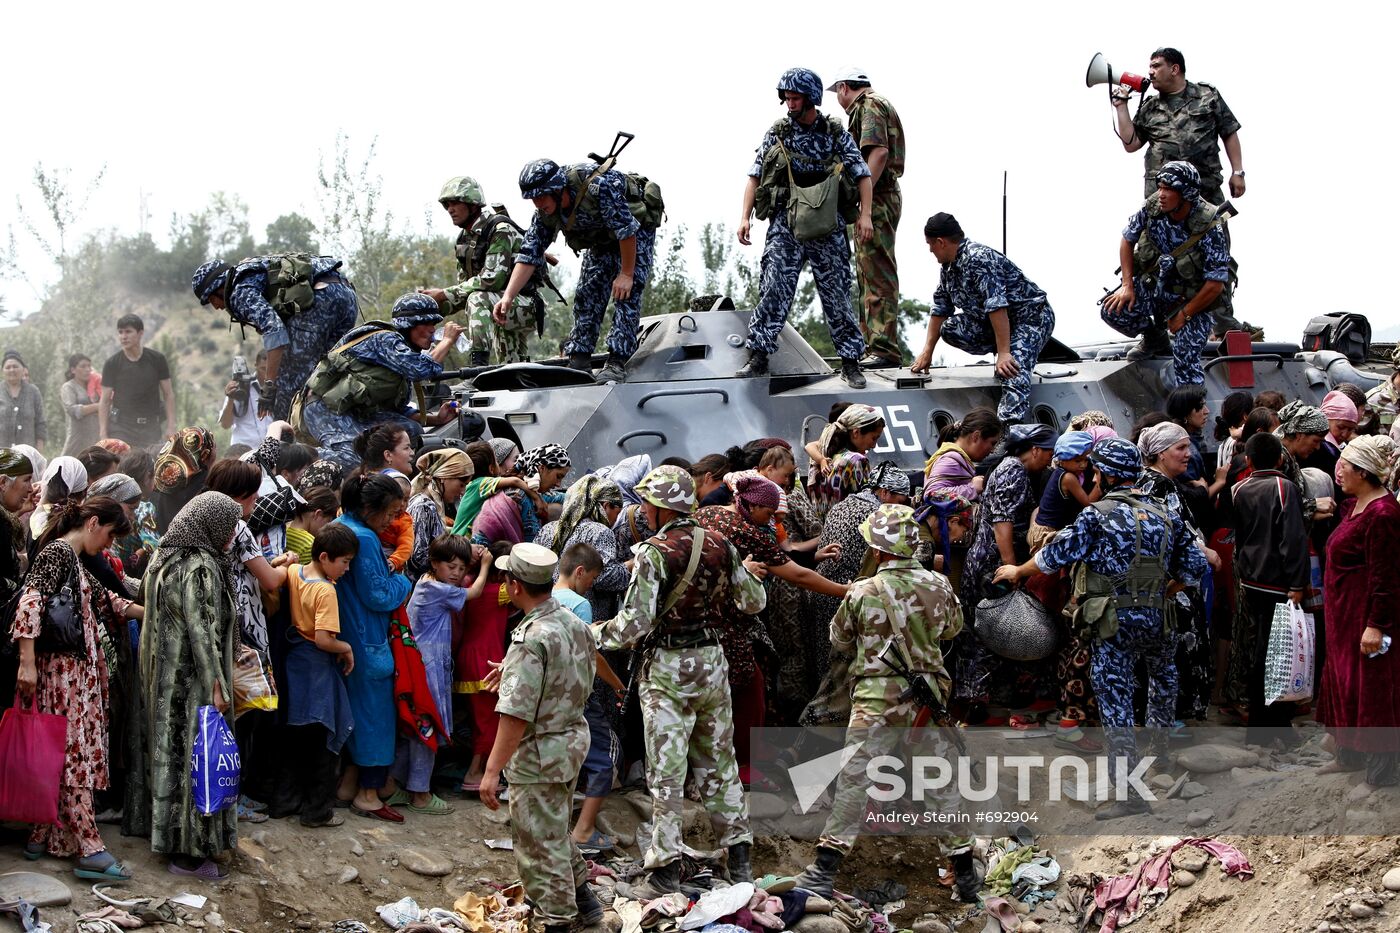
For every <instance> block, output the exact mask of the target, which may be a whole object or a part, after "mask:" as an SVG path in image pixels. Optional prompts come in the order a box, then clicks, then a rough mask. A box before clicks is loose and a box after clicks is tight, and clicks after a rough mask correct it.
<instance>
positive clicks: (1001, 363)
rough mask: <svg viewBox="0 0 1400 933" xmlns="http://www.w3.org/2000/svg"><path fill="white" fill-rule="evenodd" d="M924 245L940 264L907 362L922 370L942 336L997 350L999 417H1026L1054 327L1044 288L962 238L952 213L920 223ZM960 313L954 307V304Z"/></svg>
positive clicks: (971, 348)
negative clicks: (921, 332)
mask: <svg viewBox="0 0 1400 933" xmlns="http://www.w3.org/2000/svg"><path fill="white" fill-rule="evenodd" d="M924 239H925V240H926V241H928V248H929V252H931V253H933V256H934V258H935V259H937V260H938V262H939V264H940V265H941V266H942V267H943V269H942V272H941V273H940V275H939V279H938V289H937V290H936V291H935V292H934V293H933V307H932V308H931V309H930V315H929V319H928V337H927V339H926V340H925V341H924V348H923V350H922V351H920V353H919V355H918V357H917V358H916V359H915V360H914V365H913V366H911V367H910V369H911V370H912V371H913V372H916V373H926V372H928V370H929V366H930V365H931V364H932V363H933V351H934V348H935V347H937V346H938V341H939V340H940V339H942V340H946V341H947V342H948V343H949V344H951V345H952V346H955V347H957V348H958V349H959V350H965V351H967V352H968V353H976V354H982V353H995V354H996V357H997V361H996V377H997V381H998V382H1000V383H1001V387H1002V391H1001V401H999V402H998V403H997V416H998V417H999V418H1001V420H1002V421H1006V422H1017V421H1024V420H1025V419H1026V418H1027V416H1028V415H1029V414H1030V410H1031V373H1032V372H1033V371H1034V370H1035V364H1036V362H1037V361H1039V359H1040V351H1041V350H1043V349H1045V344H1046V342H1047V341H1048V340H1049V339H1050V332H1051V331H1053V330H1054V329H1055V312H1054V311H1053V310H1051V308H1050V302H1049V301H1048V300H1046V298H1045V292H1043V291H1041V290H1040V287H1039V286H1038V285H1036V284H1035V283H1034V282H1032V281H1031V280H1030V279H1028V278H1026V275H1025V273H1024V272H1022V271H1021V270H1020V269H1019V268H1017V267H1016V264H1015V263H1013V262H1012V261H1011V260H1009V259H1007V258H1006V257H1005V256H1003V255H1002V254H1001V253H999V252H997V251H996V250H994V249H992V248H991V247H990V246H983V245H982V244H981V243H978V242H976V241H974V240H968V239H965V238H964V237H963V230H962V226H961V225H960V224H959V223H958V221H957V218H955V217H954V216H953V215H952V214H945V213H938V214H934V215H933V216H932V217H930V218H929V219H928V221H927V222H926V223H925V224H924ZM958 308H960V309H962V314H954V313H953V312H954V310H955V309H958Z"/></svg>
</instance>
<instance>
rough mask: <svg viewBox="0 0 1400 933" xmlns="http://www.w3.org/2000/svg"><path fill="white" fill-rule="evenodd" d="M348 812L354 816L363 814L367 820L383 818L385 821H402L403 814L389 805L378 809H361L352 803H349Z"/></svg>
mask: <svg viewBox="0 0 1400 933" xmlns="http://www.w3.org/2000/svg"><path fill="white" fill-rule="evenodd" d="M350 812H351V813H353V814H355V815H356V816H363V817H364V818H365V819H367V820H383V821H384V822H386V823H402V822H403V814H402V813H400V812H399V811H398V810H395V809H394V808H393V807H390V806H387V805H386V806H382V807H380V808H379V809H378V810H361V809H360V808H359V807H357V806H355V805H354V804H351V805H350Z"/></svg>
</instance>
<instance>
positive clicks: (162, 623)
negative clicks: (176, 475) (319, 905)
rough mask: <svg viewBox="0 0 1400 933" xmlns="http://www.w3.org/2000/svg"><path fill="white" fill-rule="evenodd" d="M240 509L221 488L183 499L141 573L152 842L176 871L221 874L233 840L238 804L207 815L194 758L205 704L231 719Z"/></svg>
mask: <svg viewBox="0 0 1400 933" xmlns="http://www.w3.org/2000/svg"><path fill="white" fill-rule="evenodd" d="M241 516H242V509H241V508H240V507H239V505H238V503H236V502H234V501H233V500H232V499H230V498H229V497H228V496H226V495H224V494H223V493H218V492H204V493H200V494H199V495H197V496H195V497H194V498H193V499H191V500H190V501H189V502H187V503H186V504H185V507H184V508H182V509H181V510H180V512H179V514H177V515H176V516H175V518H174V520H173V521H171V523H170V527H169V528H168V529H166V532H165V535H164V537H163V538H162V539H161V543H160V548H159V549H158V550H157V551H156V554H155V557H153V558H152V559H151V566H150V568H149V569H148V570H147V571H146V578H145V581H144V591H145V597H146V598H145V604H146V605H147V606H149V607H150V610H151V611H150V613H149V614H148V615H147V617H146V621H145V624H144V625H143V626H142V628H141V685H142V689H143V691H144V696H145V709H146V741H147V743H148V749H149V757H150V763H149V779H150V804H151V819H150V831H151V850H152V851H154V852H160V853H164V854H166V855H169V856H170V871H171V873H173V874H177V875H192V876H194V877H197V878H203V879H205V880H206V881H218V880H221V879H222V878H224V877H226V872H225V871H224V870H223V869H222V868H220V867H219V865H218V863H216V862H215V861H214V860H213V859H214V857H215V856H217V855H220V854H221V853H223V852H226V851H227V850H229V849H231V848H233V847H234V845H235V843H236V841H237V825H238V814H237V811H236V810H234V809H232V808H228V809H224V810H220V811H218V812H216V813H211V814H210V815H208V816H205V815H203V814H201V813H200V812H199V811H198V810H197V809H196V808H195V805H194V788H193V786H192V784H191V776H190V760H191V758H192V756H193V752H194V737H195V726H196V724H197V723H198V712H199V708H200V707H201V706H211V705H212V706H213V707H215V708H216V709H218V710H219V712H221V713H222V714H223V716H224V719H225V721H226V722H227V723H228V725H229V728H230V729H232V727H233V655H234V649H235V647H236V646H237V644H238V625H237V620H236V618H235V615H234V603H235V590H234V580H233V555H232V553H231V552H230V548H231V547H232V545H233V535H234V532H235V531H236V530H237V528H238V522H239V519H240V518H241Z"/></svg>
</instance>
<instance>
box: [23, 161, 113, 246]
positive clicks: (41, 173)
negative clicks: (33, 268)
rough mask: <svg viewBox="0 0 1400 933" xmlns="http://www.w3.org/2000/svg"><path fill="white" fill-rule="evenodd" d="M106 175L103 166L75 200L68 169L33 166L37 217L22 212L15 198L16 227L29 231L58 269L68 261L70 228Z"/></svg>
mask: <svg viewBox="0 0 1400 933" xmlns="http://www.w3.org/2000/svg"><path fill="white" fill-rule="evenodd" d="M106 172H107V166H106V165H103V167H102V168H100V169H98V170H97V174H96V175H94V176H93V177H92V180H91V181H89V182H88V184H87V189H86V190H85V191H84V192H83V193H82V195H81V196H78V195H75V194H73V190H72V188H71V187H70V185H69V179H68V176H69V174H70V170H69V169H67V168H59V169H46V168H44V163H42V162H36V163H34V176H33V181H34V187H35V189H36V190H37V191H38V193H39V202H40V208H39V210H38V213H37V214H36V213H35V211H33V210H32V209H29V208H26V207H25V206H24V199H23V198H21V197H18V196H16V198H15V207H16V209H17V210H18V211H19V221H20V224H21V225H22V226H23V227H24V229H25V230H27V231H29V235H30V236H32V237H33V238H34V242H35V243H36V244H38V246H39V248H40V249H41V250H43V251H44V253H45V255H47V256H48V257H49V258H50V259H52V260H53V261H54V262H55V263H56V264H57V265H58V266H59V268H60V269H62V267H63V264H64V262H65V261H66V260H67V258H68V239H69V237H70V236H71V235H72V233H73V228H74V226H75V225H76V224H77V223H78V220H79V219H80V218H81V217H82V215H83V212H84V211H85V210H86V208H87V205H88V201H90V200H92V196H93V193H94V192H96V191H97V188H98V186H99V185H100V184H101V183H102V176H103V175H104V174H106ZM41 226H49V227H51V228H52V230H51V231H45V230H43V229H41Z"/></svg>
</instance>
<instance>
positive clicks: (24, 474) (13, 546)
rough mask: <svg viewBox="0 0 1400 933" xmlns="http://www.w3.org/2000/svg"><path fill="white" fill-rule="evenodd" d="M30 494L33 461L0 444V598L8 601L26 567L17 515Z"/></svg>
mask: <svg viewBox="0 0 1400 933" xmlns="http://www.w3.org/2000/svg"><path fill="white" fill-rule="evenodd" d="M33 495H34V464H33V463H32V462H30V459H29V458H28V457H26V456H24V455H23V454H20V453H17V452H16V451H14V450H7V449H5V448H3V447H0V519H4V524H3V525H0V599H6V600H8V599H9V598H10V594H11V593H13V592H14V591H15V587H17V586H19V581H20V577H22V576H24V570H25V568H26V567H28V566H29V547H28V545H27V543H26V542H27V541H28V535H27V534H26V533H25V527H24V525H23V524H22V523H21V522H20V519H19V516H20V514H21V513H22V512H23V511H24V510H25V509H26V508H28V507H29V504H30V502H32V501H33Z"/></svg>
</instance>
